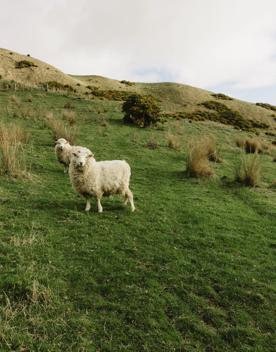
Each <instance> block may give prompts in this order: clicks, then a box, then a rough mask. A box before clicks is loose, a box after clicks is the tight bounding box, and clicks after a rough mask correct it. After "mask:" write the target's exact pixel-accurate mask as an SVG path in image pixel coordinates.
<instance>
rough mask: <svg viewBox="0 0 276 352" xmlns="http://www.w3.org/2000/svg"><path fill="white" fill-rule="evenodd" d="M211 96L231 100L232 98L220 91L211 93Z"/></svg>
mask: <svg viewBox="0 0 276 352" xmlns="http://www.w3.org/2000/svg"><path fill="white" fill-rule="evenodd" d="M211 95H212V97H214V98H216V99H221V100H233V98H231V97H228V95H225V94H222V93H214V94H211Z"/></svg>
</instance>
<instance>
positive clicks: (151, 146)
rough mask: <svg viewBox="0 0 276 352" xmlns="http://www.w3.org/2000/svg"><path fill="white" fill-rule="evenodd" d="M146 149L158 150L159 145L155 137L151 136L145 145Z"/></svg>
mask: <svg viewBox="0 0 276 352" xmlns="http://www.w3.org/2000/svg"><path fill="white" fill-rule="evenodd" d="M145 147H146V148H148V149H158V148H159V144H158V142H157V140H156V138H155V137H154V136H151V137H150V138H149V140H148V141H147V143H146V144H145Z"/></svg>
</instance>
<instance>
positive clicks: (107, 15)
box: [0, 0, 276, 91]
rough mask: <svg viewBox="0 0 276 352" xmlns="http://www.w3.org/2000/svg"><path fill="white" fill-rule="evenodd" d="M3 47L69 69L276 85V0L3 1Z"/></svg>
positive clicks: (205, 84)
mask: <svg viewBox="0 0 276 352" xmlns="http://www.w3.org/2000/svg"><path fill="white" fill-rule="evenodd" d="M0 5H1V8H2V9H3V8H4V9H5V11H1V14H0V30H1V33H2V34H3V33H4V35H2V36H1V37H2V39H1V41H0V45H1V46H2V47H6V48H10V49H14V50H17V51H19V52H22V53H27V52H28V53H29V52H30V53H31V54H32V55H33V56H36V57H38V58H40V59H42V60H45V61H48V62H49V63H51V64H53V65H56V66H57V67H59V68H60V69H62V70H63V71H65V72H70V73H76V74H101V75H106V76H109V77H114V78H118V79H122V78H125V79H130V80H140V81H148V80H155V81H158V80H163V79H164V78H170V79H171V80H174V81H178V82H183V83H188V84H191V85H194V86H199V87H202V88H208V89H211V88H212V87H217V86H220V85H221V86H222V85H223V86H227V85H228V87H229V89H230V88H231V87H232V88H233V89H235V90H236V91H237V90H245V89H253V88H260V87H265V86H268V85H273V84H275V85H276V21H275V15H274V14H275V13H276V2H275V1H274V0H263V1H259V0H232V1H229V0H170V1H168V0H139V1H134V0H132V1H131V0H101V1H98V0H97V1H96V0H79V1H73V0H67V1H66V0H48V1H47V2H45V1H42V0H25V1H20V0H18V1H16V0H9V1H4V0H0Z"/></svg>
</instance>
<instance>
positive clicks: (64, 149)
mask: <svg viewBox="0 0 276 352" xmlns="http://www.w3.org/2000/svg"><path fill="white" fill-rule="evenodd" d="M72 148H73V147H72V146H71V145H70V143H69V142H68V141H67V140H66V139H65V138H59V139H58V140H57V141H56V143H55V153H56V156H57V159H58V161H59V162H60V163H61V164H63V166H64V173H67V172H68V168H69V164H70V159H71V152H72Z"/></svg>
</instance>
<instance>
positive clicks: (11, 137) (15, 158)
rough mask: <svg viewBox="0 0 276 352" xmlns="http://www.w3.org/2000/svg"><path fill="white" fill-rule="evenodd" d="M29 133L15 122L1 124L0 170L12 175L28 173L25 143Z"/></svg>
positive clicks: (20, 175) (19, 175)
mask: <svg viewBox="0 0 276 352" xmlns="http://www.w3.org/2000/svg"><path fill="white" fill-rule="evenodd" d="M28 140H29V135H28V134H27V133H26V132H25V131H24V130H23V129H21V128H20V127H18V126H16V125H15V124H9V125H8V124H4V123H1V124H0V152H1V159H0V172H1V173H2V174H5V175H9V176H12V177H22V176H26V175H27V171H26V166H25V162H24V148H23V145H24V144H25V143H27V142H28Z"/></svg>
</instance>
